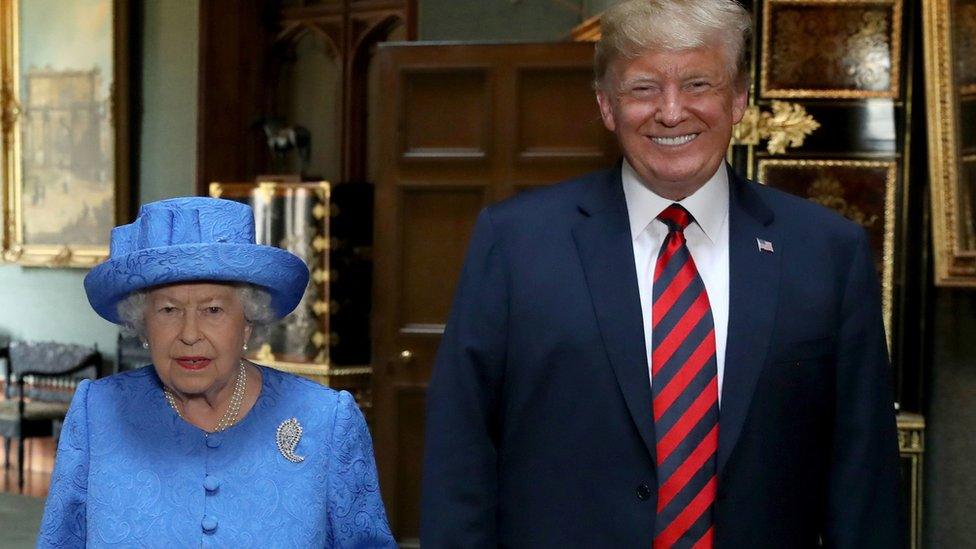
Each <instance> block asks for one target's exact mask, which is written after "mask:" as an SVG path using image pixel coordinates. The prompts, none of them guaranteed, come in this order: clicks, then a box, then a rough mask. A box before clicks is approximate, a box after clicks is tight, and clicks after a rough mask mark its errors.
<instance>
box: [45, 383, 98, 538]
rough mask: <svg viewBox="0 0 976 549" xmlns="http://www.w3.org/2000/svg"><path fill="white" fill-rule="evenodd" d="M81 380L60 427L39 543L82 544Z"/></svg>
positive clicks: (84, 447)
mask: <svg viewBox="0 0 976 549" xmlns="http://www.w3.org/2000/svg"><path fill="white" fill-rule="evenodd" d="M90 385H91V382H90V381H89V380H87V379H86V380H83V381H82V382H81V383H80V384H79V385H78V389H77V390H76V391H75V394H74V397H72V399H71V406H70V407H69V409H68V414H67V416H65V419H64V426H63V427H62V428H61V439H60V440H59V441H58V454H57V458H56V459H55V462H54V472H53V473H52V474H51V487H50V490H49V491H48V496H47V502H46V503H45V504H44V518H43V519H42V520H41V531H40V533H39V534H38V539H37V546H38V547H58V548H62V549H63V548H67V547H85V540H86V536H87V527H86V526H87V512H86V510H87V500H88V390H89V387H90Z"/></svg>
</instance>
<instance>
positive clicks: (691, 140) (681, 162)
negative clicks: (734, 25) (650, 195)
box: [597, 47, 747, 200]
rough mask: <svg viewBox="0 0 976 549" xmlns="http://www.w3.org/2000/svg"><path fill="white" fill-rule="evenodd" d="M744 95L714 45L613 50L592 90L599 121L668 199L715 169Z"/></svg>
mask: <svg viewBox="0 0 976 549" xmlns="http://www.w3.org/2000/svg"><path fill="white" fill-rule="evenodd" d="M746 97H747V96H746V90H745V89H744V87H743V88H742V89H740V86H737V85H735V82H734V81H733V79H732V75H731V74H730V71H729V62H728V58H727V56H726V55H725V54H724V53H723V51H722V50H721V49H720V48H718V47H702V48H696V49H692V50H683V51H675V52H671V51H648V52H645V53H643V54H641V55H640V56H638V57H635V58H633V59H627V58H624V57H619V58H617V59H616V60H614V61H613V62H612V63H611V64H610V66H609V67H608V70H607V73H606V75H605V76H604V79H603V82H602V83H601V86H600V89H599V90H598V91H597V101H598V102H599V104H600V114H601V116H602V118H603V124H604V125H605V126H606V127H607V129H608V130H610V131H612V132H614V133H615V134H616V135H617V140H618V141H619V142H620V146H621V148H622V149H623V151H624V156H625V157H626V158H627V161H628V162H629V163H630V165H631V166H632V167H633V168H634V170H636V171H637V174H638V175H640V177H641V179H642V180H643V181H644V183H645V184H646V185H648V186H649V187H650V188H651V190H653V191H654V192H656V193H657V194H659V195H661V196H663V197H665V198H670V199H672V200H680V199H682V198H684V197H686V196H688V195H690V194H692V193H694V192H695V191H696V190H698V188H699V187H701V186H702V185H704V184H705V182H706V181H708V179H709V178H710V177H711V176H712V175H713V174H714V173H715V172H716V171H717V170H718V167H719V166H720V165H721V164H722V159H723V158H724V157H725V153H726V151H727V150H728V146H729V141H730V139H731V138H732V126H733V125H735V124H736V123H738V122H739V120H741V119H742V114H743V112H744V111H745V107H746Z"/></svg>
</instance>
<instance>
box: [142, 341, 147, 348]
mask: <svg viewBox="0 0 976 549" xmlns="http://www.w3.org/2000/svg"><path fill="white" fill-rule="evenodd" d="M142 348H143V349H148V348H149V342H148V341H143V342H142Z"/></svg>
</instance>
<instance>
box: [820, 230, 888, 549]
mask: <svg viewBox="0 0 976 549" xmlns="http://www.w3.org/2000/svg"><path fill="white" fill-rule="evenodd" d="M838 343H839V349H838V351H839V352H838V363H837V374H836V375H837V377H836V409H835V416H834V439H833V440H834V442H833V448H832V459H831V467H830V485H829V488H828V490H829V492H828V509H827V514H826V528H825V539H824V542H825V544H826V545H827V546H828V547H842V548H848V547H850V548H867V547H871V548H875V547H877V548H881V547H898V546H899V544H900V536H901V529H900V520H899V517H900V513H899V497H898V445H897V434H896V426H895V411H894V406H893V393H892V380H891V367H890V366H889V363H888V353H887V343H886V340H885V333H884V325H883V322H882V311H881V300H880V291H879V285H878V281H877V273H876V269H875V267H874V262H873V260H872V254H871V250H870V248H869V245H868V240H867V237H866V235H865V234H864V232H863V231H861V232H860V233H859V239H858V242H857V249H856V251H855V253H854V257H853V261H852V264H851V267H850V271H849V274H848V278H847V281H846V288H845V290H844V298H843V302H842V318H841V327H840V336H839V340H838Z"/></svg>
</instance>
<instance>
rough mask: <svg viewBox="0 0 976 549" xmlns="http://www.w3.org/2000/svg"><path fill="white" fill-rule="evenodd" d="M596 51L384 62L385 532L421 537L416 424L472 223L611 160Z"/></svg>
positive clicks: (434, 52)
mask: <svg viewBox="0 0 976 549" xmlns="http://www.w3.org/2000/svg"><path fill="white" fill-rule="evenodd" d="M592 54H593V50H592V45H591V44H533V45H526V44H508V45H455V46H436V45H419V44H414V45H410V44H400V45H395V44H388V45H383V46H381V47H380V49H379V53H378V56H377V59H378V61H379V63H380V71H381V77H380V78H381V88H382V90H383V92H384V93H383V94H382V97H381V98H380V119H381V120H383V121H385V123H387V124H389V125H390V126H391V131H385V132H381V135H380V137H381V142H380V143H379V146H378V152H377V158H378V166H377V173H378V180H377V183H376V203H375V215H376V218H375V231H374V233H375V243H374V261H375V263H374V266H375V271H374V272H375V277H374V290H373V335H374V339H373V351H374V352H373V366H374V377H373V381H374V390H373V395H374V409H375V412H376V413H375V415H374V417H375V424H374V427H375V428H374V442H375V445H376V456H377V462H378V465H379V468H380V484H381V488H382V490H383V496H384V500H385V501H386V505H387V513H388V515H389V517H390V524H391V527H392V528H393V530H394V534H395V535H397V537H398V539H399V541H400V542H401V544H403V545H404V546H415V545H416V543H417V538H418V536H419V516H420V509H419V503H420V501H419V500H420V478H421V462H420V460H421V456H422V455H423V452H422V442H423V419H424V418H423V410H424V405H425V404H424V403H425V394H426V386H427V381H428V379H429V378H430V373H431V369H432V367H433V362H434V355H435V353H436V351H437V346H438V344H439V343H440V338H441V334H442V333H443V330H444V324H445V322H446V320H447V315H448V312H449V309H450V304H451V301H452V299H453V295H454V288H455V286H456V283H457V279H458V275H459V273H460V269H461V264H462V262H463V258H464V253H465V251H466V248H467V243H468V240H469V239H470V236H471V231H472V229H473V226H474V221H475V218H476V216H477V213H478V211H479V210H480V209H481V208H482V207H484V206H485V205H487V204H488V203H490V202H495V201H498V200H501V199H504V198H506V197H508V196H511V195H512V194H514V193H516V192H519V191H521V190H525V189H528V188H532V187H537V186H541V185H547V184H550V183H552V182H554V181H558V180H561V179H564V178H567V177H570V176H573V175H578V174H582V173H585V172H587V171H591V170H593V169H597V168H602V167H606V166H608V165H610V164H612V162H613V161H614V160H615V158H616V156H617V152H616V149H615V145H614V142H613V140H612V136H611V137H610V138H607V135H606V134H605V132H604V130H603V129H602V123H601V122H600V118H599V112H598V110H597V105H596V100H595V99H594V96H593V92H592V90H591V88H590V86H589V82H590V79H591V78H592V76H591V74H592V72H591V71H592V69H591V63H592Z"/></svg>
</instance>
